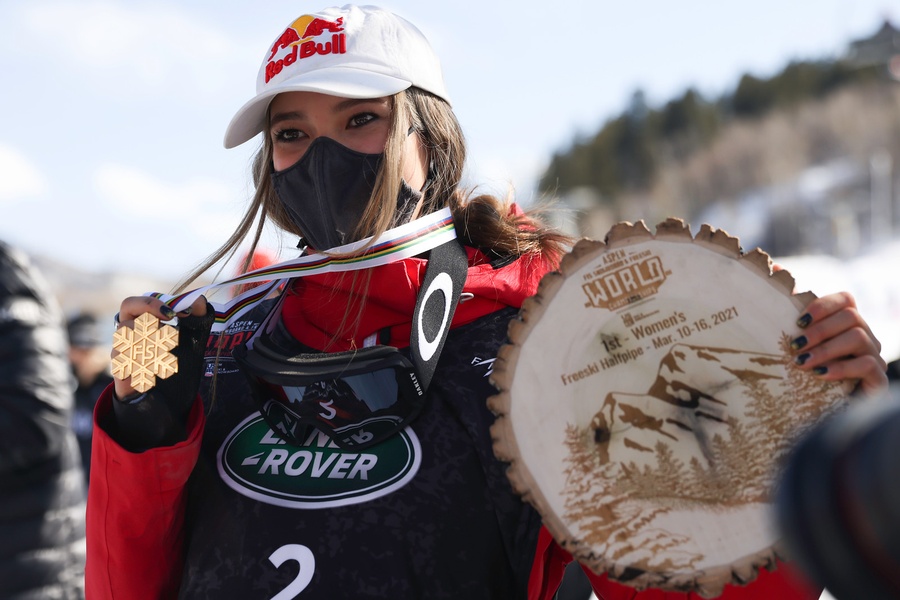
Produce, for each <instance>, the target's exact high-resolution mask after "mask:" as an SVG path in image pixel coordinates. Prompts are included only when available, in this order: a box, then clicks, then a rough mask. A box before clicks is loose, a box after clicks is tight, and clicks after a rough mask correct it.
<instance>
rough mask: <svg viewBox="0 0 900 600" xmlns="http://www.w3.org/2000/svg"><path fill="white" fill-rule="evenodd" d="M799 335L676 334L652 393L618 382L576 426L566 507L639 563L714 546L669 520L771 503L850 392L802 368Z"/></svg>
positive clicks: (680, 563) (614, 555)
mask: <svg viewBox="0 0 900 600" xmlns="http://www.w3.org/2000/svg"><path fill="white" fill-rule="evenodd" d="M789 343H790V337H789V336H788V335H787V334H783V335H782V339H781V342H780V345H781V349H782V353H781V354H764V353H759V352H747V351H741V350H738V349H732V348H715V347H707V346H691V345H686V344H676V345H674V346H672V347H671V348H670V349H669V351H668V352H667V353H666V354H665V355H664V356H663V358H662V359H661V360H660V364H659V368H658V373H657V376H656V378H655V379H654V380H653V381H652V383H651V384H650V386H649V387H648V389H647V391H646V393H644V394H635V393H625V392H610V393H608V394H607V395H606V397H605V399H604V400H603V402H602V405H601V407H600V409H599V410H598V411H597V413H596V414H595V415H594V417H593V419H592V420H591V422H590V424H589V425H587V426H586V427H578V426H576V425H570V426H569V427H568V429H567V431H566V441H565V443H566V446H567V448H568V450H569V454H568V457H567V459H566V471H565V472H566V481H567V486H566V491H565V494H564V495H565V497H566V498H567V499H566V502H565V505H566V517H567V518H570V519H572V520H573V521H575V522H578V523H580V524H581V526H582V527H583V528H584V531H583V532H582V534H583V540H584V542H586V543H587V544H591V545H593V547H594V548H598V549H602V551H603V556H605V557H607V559H611V560H613V561H616V560H619V559H624V558H625V557H627V561H626V562H627V563H628V564H631V565H632V567H631V568H632V569H639V570H642V569H646V570H652V571H660V570H673V571H677V570H679V569H689V568H692V567H693V566H694V565H696V564H697V563H698V562H699V561H702V560H704V556H703V555H702V554H700V553H696V552H691V551H690V548H689V547H688V546H686V545H685V542H686V540H687V537H686V536H685V535H684V533H679V532H677V531H675V530H670V529H667V527H666V526H665V525H664V523H665V522H666V521H667V519H671V518H672V517H673V516H674V515H675V514H678V513H679V512H684V511H694V510H697V509H701V510H704V511H707V513H708V514H709V515H710V518H729V517H728V515H729V514H731V515H732V517H737V516H738V515H741V514H743V511H745V510H747V508H746V507H751V506H756V505H760V504H765V503H768V502H769V501H770V496H771V491H772V490H771V488H772V485H773V482H774V480H775V472H774V469H775V465H777V464H778V462H779V460H780V459H781V458H782V457H783V456H784V455H785V453H786V452H787V451H788V449H789V448H790V446H791V443H792V441H793V440H794V439H796V437H797V436H798V435H800V434H801V433H802V432H803V431H805V430H806V429H807V428H809V427H810V426H812V422H811V421H810V418H809V416H810V415H817V416H818V415H824V414H827V413H828V412H831V411H833V410H834V409H835V408H834V407H836V406H839V405H840V403H839V402H838V399H839V397H840V395H841V394H842V392H841V391H840V390H839V389H836V388H834V387H833V386H829V385H828V384H827V383H823V382H821V381H818V380H816V379H815V378H814V377H812V376H810V375H809V374H808V373H805V372H803V371H800V370H799V369H796V368H794V366H793V362H792V357H791V353H790V349H789ZM785 407H790V410H786V409H785ZM666 515H669V516H668V517H667V516H666ZM714 515H719V517H714ZM622 532H626V533H627V535H623V534H622Z"/></svg>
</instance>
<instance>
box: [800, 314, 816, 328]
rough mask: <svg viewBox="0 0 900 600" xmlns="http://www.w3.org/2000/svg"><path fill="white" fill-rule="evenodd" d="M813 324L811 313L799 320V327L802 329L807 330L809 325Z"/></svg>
mask: <svg viewBox="0 0 900 600" xmlns="http://www.w3.org/2000/svg"><path fill="white" fill-rule="evenodd" d="M810 323H812V315H811V314H809V313H806V314H804V315H803V316H802V317H800V318H799V319H797V327H799V328H800V329H805V328H806V326H807V325H809V324H810Z"/></svg>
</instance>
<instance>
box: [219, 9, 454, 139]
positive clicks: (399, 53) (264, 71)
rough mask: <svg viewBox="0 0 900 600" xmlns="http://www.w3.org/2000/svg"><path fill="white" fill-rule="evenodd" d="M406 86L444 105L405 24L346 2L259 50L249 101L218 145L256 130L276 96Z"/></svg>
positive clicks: (432, 62)
mask: <svg viewBox="0 0 900 600" xmlns="http://www.w3.org/2000/svg"><path fill="white" fill-rule="evenodd" d="M410 86H415V87H417V88H421V89H423V90H425V91H427V92H431V93H432V94H435V95H436V96H439V97H440V98H443V99H444V100H446V101H447V102H449V101H450V100H449V97H448V95H447V90H446V89H445V87H444V78H443V75H442V73H441V65H440V62H439V61H438V58H437V55H435V53H434V51H433V50H432V49H431V46H430V45H429V43H428V40H426V39H425V36H424V35H422V32H420V31H419V30H418V29H417V28H416V27H415V26H414V25H413V24H412V23H410V22H409V21H406V20H405V19H402V18H400V17H398V16H397V15H395V14H393V13H391V12H389V11H387V10H384V9H381V8H378V7H376V6H353V5H350V4H348V5H346V6H342V7H340V8H337V7H333V8H326V9H324V10H322V11H319V12H316V13H312V14H308V15H303V16H301V17H299V18H297V19H296V20H294V22H293V23H291V24H290V25H288V27H287V29H285V30H284V32H283V33H281V34H280V35H279V36H278V37H277V38H276V39H275V41H274V42H273V43H272V45H270V46H269V48H268V49H267V50H266V54H265V56H264V57H263V62H262V66H261V67H260V68H259V74H258V75H257V78H256V96H254V97H253V99H252V100H250V101H249V102H247V103H246V104H245V105H244V106H242V107H241V109H240V110H238V112H237V114H236V115H235V116H234V118H233V119H231V123H230V124H229V125H228V129H227V130H226V131H225V147H226V148H234V147H235V146H239V145H240V144H243V143H244V142H246V141H247V140H249V139H251V138H253V137H254V136H255V135H256V134H257V133H259V132H261V131H263V129H265V125H266V124H265V120H266V111H267V110H268V107H269V103H270V102H271V101H272V99H273V98H274V97H275V96H276V95H278V94H280V93H282V92H319V93H322V94H328V95H331V96H340V97H342V98H381V97H383V96H390V95H392V94H396V93H397V92H400V91H402V90H405V89H407V88H408V87H410Z"/></svg>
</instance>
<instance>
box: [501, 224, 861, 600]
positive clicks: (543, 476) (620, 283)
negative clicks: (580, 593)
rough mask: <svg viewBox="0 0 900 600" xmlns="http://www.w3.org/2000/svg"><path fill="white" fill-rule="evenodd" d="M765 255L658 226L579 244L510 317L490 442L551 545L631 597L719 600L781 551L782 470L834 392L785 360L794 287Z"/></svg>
mask: <svg viewBox="0 0 900 600" xmlns="http://www.w3.org/2000/svg"><path fill="white" fill-rule="evenodd" d="M793 287H794V279H793V277H791V276H790V274H789V273H787V272H786V271H778V272H775V273H773V272H772V269H771V261H770V259H769V257H768V255H766V254H765V253H763V252H761V251H759V250H754V251H752V252H749V253H746V254H744V253H742V252H741V250H740V246H739V243H738V240H737V239H736V238H734V237H731V236H729V235H728V234H727V233H725V232H724V231H721V230H716V229H713V228H711V227H710V226H708V225H703V226H702V228H701V230H700V232H699V233H698V234H697V236H696V238H695V237H693V236H692V235H691V232H690V230H689V228H688V226H687V225H685V224H684V223H683V222H682V221H680V220H678V219H669V220H667V221H665V222H664V223H661V224H660V225H658V226H657V229H656V234H655V235H654V234H651V232H650V231H649V229H648V228H647V227H646V226H645V225H644V224H643V222H640V223H638V224H635V225H632V224H631V223H620V224H618V225H616V226H614V227H613V228H612V230H611V231H610V232H609V234H608V235H607V237H606V242H605V243H603V242H599V241H593V240H582V241H580V242H579V243H578V244H576V245H575V247H574V248H573V249H572V251H571V252H570V253H569V254H568V255H566V256H565V257H564V259H563V261H562V263H561V265H560V269H559V271H558V272H555V273H549V274H547V275H546V276H544V278H543V279H542V281H541V284H540V286H539V288H538V292H537V294H536V295H535V296H534V297H532V298H530V299H528V300H527V301H526V302H525V303H524V304H523V306H522V309H521V311H520V313H519V317H518V318H517V319H514V320H513V321H511V322H510V325H509V340H510V342H509V343H508V344H506V345H504V346H503V347H502V348H501V349H500V352H499V353H498V356H497V361H496V363H495V366H494V373H493V377H492V381H493V383H494V384H495V385H496V386H497V389H498V390H499V394H498V395H496V396H493V397H491V398H490V399H489V400H488V405H489V406H490V408H491V410H492V411H493V412H494V413H495V414H497V415H498V418H497V420H496V422H495V424H494V425H493V427H492V429H491V434H492V436H493V438H494V452H495V454H496V455H497V457H498V458H499V459H501V460H504V461H506V462H508V463H510V465H509V468H508V470H507V473H508V476H509V479H510V482H511V483H512V486H513V488H514V489H515V490H516V491H517V492H518V493H520V494H522V495H523V497H524V498H525V499H526V500H528V501H529V502H531V503H532V504H533V505H534V506H535V508H536V509H537V510H538V512H540V513H541V516H542V517H543V521H544V524H545V525H546V526H547V529H548V530H549V531H550V533H551V534H553V536H554V538H555V539H556V540H557V541H558V542H559V543H560V545H562V547H563V548H565V549H566V550H568V551H570V552H571V553H572V554H573V555H574V556H575V558H576V559H578V560H579V561H581V562H582V563H583V564H585V565H587V566H588V567H589V568H591V569H592V570H593V571H595V572H596V573H598V574H602V573H608V574H609V576H610V577H612V578H613V579H616V580H618V581H620V582H621V583H624V584H627V585H630V586H633V587H635V588H638V589H644V588H651V587H652V588H661V589H664V590H671V591H680V592H689V591H694V592H697V593H698V594H700V595H702V596H706V597H713V596H718V595H720V594H721V592H722V590H723V588H724V586H725V585H726V584H732V583H733V584H738V585H740V584H746V583H748V582H750V581H752V580H753V579H754V578H755V577H756V574H757V571H758V569H759V568H760V567H767V568H770V567H773V566H774V564H775V561H776V559H780V558H782V556H783V549H782V548H781V545H780V540H779V535H778V532H777V530H776V527H775V525H774V523H773V522H772V521H771V517H770V509H771V508H772V506H771V505H772V502H773V495H772V491H773V489H772V488H773V485H774V483H775V481H776V478H777V467H778V464H779V462H780V461H781V460H782V459H783V457H784V456H785V455H786V453H787V452H788V451H789V449H790V447H791V446H792V444H793V442H794V441H795V440H796V439H797V438H798V436H799V435H800V434H802V433H803V432H804V431H805V430H807V429H809V428H810V427H812V426H813V425H814V424H815V423H817V422H818V421H819V420H821V418H822V417H824V416H825V415H826V414H828V413H829V412H831V411H834V410H836V409H838V408H839V407H841V406H842V405H843V404H844V401H845V394H846V392H848V391H849V389H847V388H846V387H841V386H840V385H837V384H834V383H828V382H822V381H820V380H819V379H817V378H816V377H814V376H813V375H812V374H810V373H808V372H806V371H801V370H800V369H798V368H797V367H796V365H795V364H794V361H793V355H792V353H791V350H790V340H791V339H792V338H793V337H796V336H798V335H800V331H801V330H800V329H799V327H798V326H797V324H796V322H797V318H798V317H799V316H800V315H801V314H802V311H803V309H804V308H805V306H806V305H807V304H808V303H809V302H810V301H811V300H813V299H814V298H815V296H814V295H813V294H812V293H810V292H806V293H804V294H799V295H793V294H792V291H793Z"/></svg>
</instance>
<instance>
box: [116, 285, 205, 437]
mask: <svg viewBox="0 0 900 600" xmlns="http://www.w3.org/2000/svg"><path fill="white" fill-rule="evenodd" d="M144 313H149V314H151V315H153V316H155V317H157V318H160V319H163V320H166V321H168V320H171V319H172V317H174V316H176V315H175V314H174V313H172V309H171V308H169V307H168V306H166V305H165V304H163V303H162V302H161V301H160V300H159V299H157V298H151V297H148V296H134V297H131V298H126V299H125V300H123V301H122V304H121V306H120V307H119V316H118V319H119V323H120V324H123V325H128V326H133V325H134V320H135V319H136V318H137V317H139V316H140V315H142V314H144ZM177 316H178V345H177V346H176V347H175V348H174V349H172V350H171V353H172V354H173V355H174V356H175V358H176V359H177V361H178V371H177V372H176V373H173V374H172V375H170V376H169V377H166V378H165V379H159V378H157V380H156V385H155V386H154V387H152V388H150V389H149V390H147V391H146V393H143V394H142V393H140V392H139V391H138V390H136V389H135V388H134V387H132V385H131V378H130V377H129V378H127V379H116V380H115V384H114V385H115V399H114V400H113V412H114V413H115V423H116V427H115V431H116V433H115V434H114V438H115V439H116V440H117V441H118V442H119V443H120V444H121V445H122V446H123V447H124V448H126V449H128V450H130V451H132V452H141V451H143V450H146V449H148V448H157V447H161V446H171V445H173V444H176V443H178V442H181V441H183V440H184V439H186V438H185V436H186V435H187V431H188V419H189V415H190V412H191V409H192V407H193V406H194V403H195V402H196V401H197V393H198V391H199V390H200V381H201V379H202V377H203V365H204V356H205V352H206V345H207V342H208V340H209V333H210V331H211V329H212V324H213V321H215V317H216V312H215V310H214V309H213V307H212V305H211V304H209V303H208V302H207V301H206V298H203V297H202V296H201V297H200V298H198V299H197V300H196V301H195V302H194V303H193V304H192V305H191V306H190V307H189V308H188V309H187V310H185V311H184V312H180V313H178V315H177Z"/></svg>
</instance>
